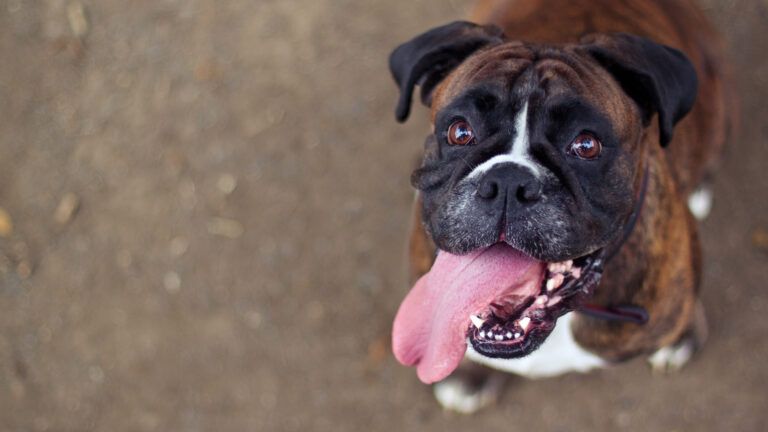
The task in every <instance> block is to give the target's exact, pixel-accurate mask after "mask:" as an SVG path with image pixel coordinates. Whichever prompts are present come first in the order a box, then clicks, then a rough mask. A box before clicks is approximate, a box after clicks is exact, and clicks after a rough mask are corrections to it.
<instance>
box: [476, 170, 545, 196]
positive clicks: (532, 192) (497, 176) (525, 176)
mask: <svg viewBox="0 0 768 432" xmlns="http://www.w3.org/2000/svg"><path fill="white" fill-rule="evenodd" d="M541 193H542V185H541V182H540V181H539V180H538V179H537V178H536V177H535V176H534V175H533V173H531V172H530V171H529V170H528V169H526V168H521V167H518V166H516V165H505V166H500V167H494V168H493V169H491V170H490V171H488V172H487V173H486V174H485V175H484V176H483V178H482V179H480V184H478V187H477V196H478V197H480V198H481V199H483V200H486V201H497V200H504V199H505V198H509V199H514V200H517V202H519V203H532V202H535V201H538V200H539V199H540V198H541Z"/></svg>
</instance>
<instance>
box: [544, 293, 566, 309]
mask: <svg viewBox="0 0 768 432" xmlns="http://www.w3.org/2000/svg"><path fill="white" fill-rule="evenodd" d="M562 299H563V298H562V297H560V296H554V297H552V298H551V299H550V300H549V302H548V303H547V307H549V306H554V305H556V304H558V303H560V300H562Z"/></svg>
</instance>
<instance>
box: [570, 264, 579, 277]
mask: <svg viewBox="0 0 768 432" xmlns="http://www.w3.org/2000/svg"><path fill="white" fill-rule="evenodd" d="M571 276H572V277H573V278H574V279H578V278H580V277H581V269H580V268H578V267H575V268H574V269H573V270H571Z"/></svg>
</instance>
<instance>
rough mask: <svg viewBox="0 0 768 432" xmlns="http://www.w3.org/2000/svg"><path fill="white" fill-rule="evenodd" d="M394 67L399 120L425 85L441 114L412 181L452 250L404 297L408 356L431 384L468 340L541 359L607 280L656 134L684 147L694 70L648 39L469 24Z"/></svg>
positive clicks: (500, 352) (436, 232)
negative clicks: (606, 269) (546, 39)
mask: <svg viewBox="0 0 768 432" xmlns="http://www.w3.org/2000/svg"><path fill="white" fill-rule="evenodd" d="M390 68H391V70H392V73H393V75H394V77H395V81H396V82H397V83H398V84H399V86H400V100H399V103H398V106H397V110H396V117H397V118H398V119H399V120H401V121H402V120H405V118H406V117H407V116H408V112H409V110H410V101H411V96H412V94H413V90H414V87H415V86H416V85H419V86H420V87H421V99H422V102H424V103H425V104H426V105H429V106H430V107H431V109H432V127H433V129H432V133H431V134H430V135H429V136H428V137H427V139H426V143H425V155H424V160H423V164H422V166H421V167H420V168H419V169H417V170H416V171H415V172H414V173H413V176H412V182H413V184H414V186H415V187H416V188H417V189H418V190H419V191H420V193H421V196H422V201H423V209H422V210H423V221H424V224H425V227H426V229H427V231H428V233H429V234H430V236H431V237H432V239H433V240H434V242H435V244H436V245H437V246H438V248H439V249H440V250H442V251H444V252H445V253H442V254H439V255H438V257H437V259H436V261H435V264H434V265H433V267H432V269H431V270H430V272H429V274H428V275H427V276H425V277H424V278H422V279H421V280H420V281H419V282H418V283H417V285H416V286H415V287H414V289H413V290H412V293H411V294H409V297H408V298H406V300H405V301H404V303H403V305H402V306H401V309H400V312H399V313H398V317H397V318H396V320H395V324H394V327H393V328H394V330H393V346H394V347H395V354H396V356H398V358H399V359H400V360H401V361H402V362H403V363H406V364H419V370H420V372H419V373H420V376H422V377H423V379H425V380H426V381H431V380H438V379H442V378H443V377H445V376H446V374H447V373H449V372H450V370H451V367H455V365H457V364H458V362H459V361H460V359H461V356H462V355H463V353H464V348H465V347H466V341H468V342H470V343H471V345H472V348H473V349H474V351H476V352H477V353H478V354H480V355H481V356H485V357H496V358H514V357H519V356H523V355H526V354H529V353H530V352H532V351H533V350H535V349H536V348H537V347H538V346H539V345H540V344H541V343H542V342H543V341H544V340H545V339H546V338H547V336H548V335H549V334H550V332H551V331H552V329H553V328H554V325H555V322H556V320H557V318H558V317H559V316H561V315H563V314H564V313H566V312H568V311H571V310H573V309H574V308H576V307H577V306H578V305H579V303H580V302H581V301H583V299H584V298H585V297H586V296H589V295H590V294H591V293H592V292H593V291H594V289H595V288H596V286H597V285H598V283H599V281H600V276H601V273H602V261H603V260H604V258H605V254H606V252H605V251H606V250H609V249H613V248H614V247H616V246H619V245H620V244H621V242H622V241H623V239H624V236H625V231H626V227H627V226H631V222H629V221H630V220H631V219H632V215H633V213H635V212H636V211H637V208H638V203H639V202H641V201H640V200H641V199H642V198H641V195H643V194H642V193H640V191H641V190H644V188H645V185H646V180H647V177H648V176H647V175H646V172H647V166H648V165H647V161H646V156H647V153H648V152H649V150H650V148H649V147H648V144H647V143H648V142H649V141H650V140H649V139H648V137H649V136H653V137H657V138H658V141H659V142H660V144H661V145H662V146H666V145H667V144H668V143H669V142H670V140H671V138H672V130H673V127H674V125H675V123H676V122H677V121H679V120H680V119H681V118H682V117H683V116H684V115H685V114H686V113H687V112H688V111H689V110H690V109H691V107H692V105H693V102H694V99H695V96H696V87H697V80H696V73H695V70H694V68H693V66H692V65H691V64H690V62H689V61H688V60H687V58H686V57H685V56H684V55H683V54H682V53H680V52H679V51H676V50H674V49H672V48H668V47H665V46H662V45H659V44H656V43H654V42H651V41H649V40H647V39H643V38H639V37H636V36H630V35H624V34H615V35H593V36H587V37H585V38H583V39H582V40H581V41H580V43H577V44H569V45H559V46H544V45H536V44H525V43H521V42H515V41H505V40H504V37H503V35H502V33H501V31H500V30H499V29H498V28H496V27H493V26H477V25H474V24H471V23H466V22H456V23H452V24H449V25H446V26H443V27H439V28H437V29H434V30H431V31H429V32H427V33H424V34H423V35H421V36H418V37H417V38H415V39H413V40H412V41H410V42H408V43H406V44H403V45H401V46H400V47H399V48H397V49H396V50H395V52H394V53H393V54H392V56H391V57H390ZM654 117H655V118H656V121H657V122H653V123H652V122H651V120H652V119H653V118H654ZM436 285H440V286H439V287H437V286H436ZM424 335H431V336H432V337H431V338H427V337H425V336H424ZM447 359H450V361H448V360H447Z"/></svg>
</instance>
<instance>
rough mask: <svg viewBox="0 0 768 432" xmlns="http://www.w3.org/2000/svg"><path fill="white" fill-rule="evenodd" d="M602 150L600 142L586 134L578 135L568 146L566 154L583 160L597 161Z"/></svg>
mask: <svg viewBox="0 0 768 432" xmlns="http://www.w3.org/2000/svg"><path fill="white" fill-rule="evenodd" d="M602 150H603V145H602V143H600V140H599V139H597V138H596V137H595V136H594V135H592V134H591V133H587V132H583V133H581V134H579V136H577V137H576V138H575V139H574V140H573V141H571V144H570V145H569V146H568V153H570V154H572V155H576V156H577V157H579V158H581V159H585V160H592V159H597V157H598V156H600V152H601V151H602Z"/></svg>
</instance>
